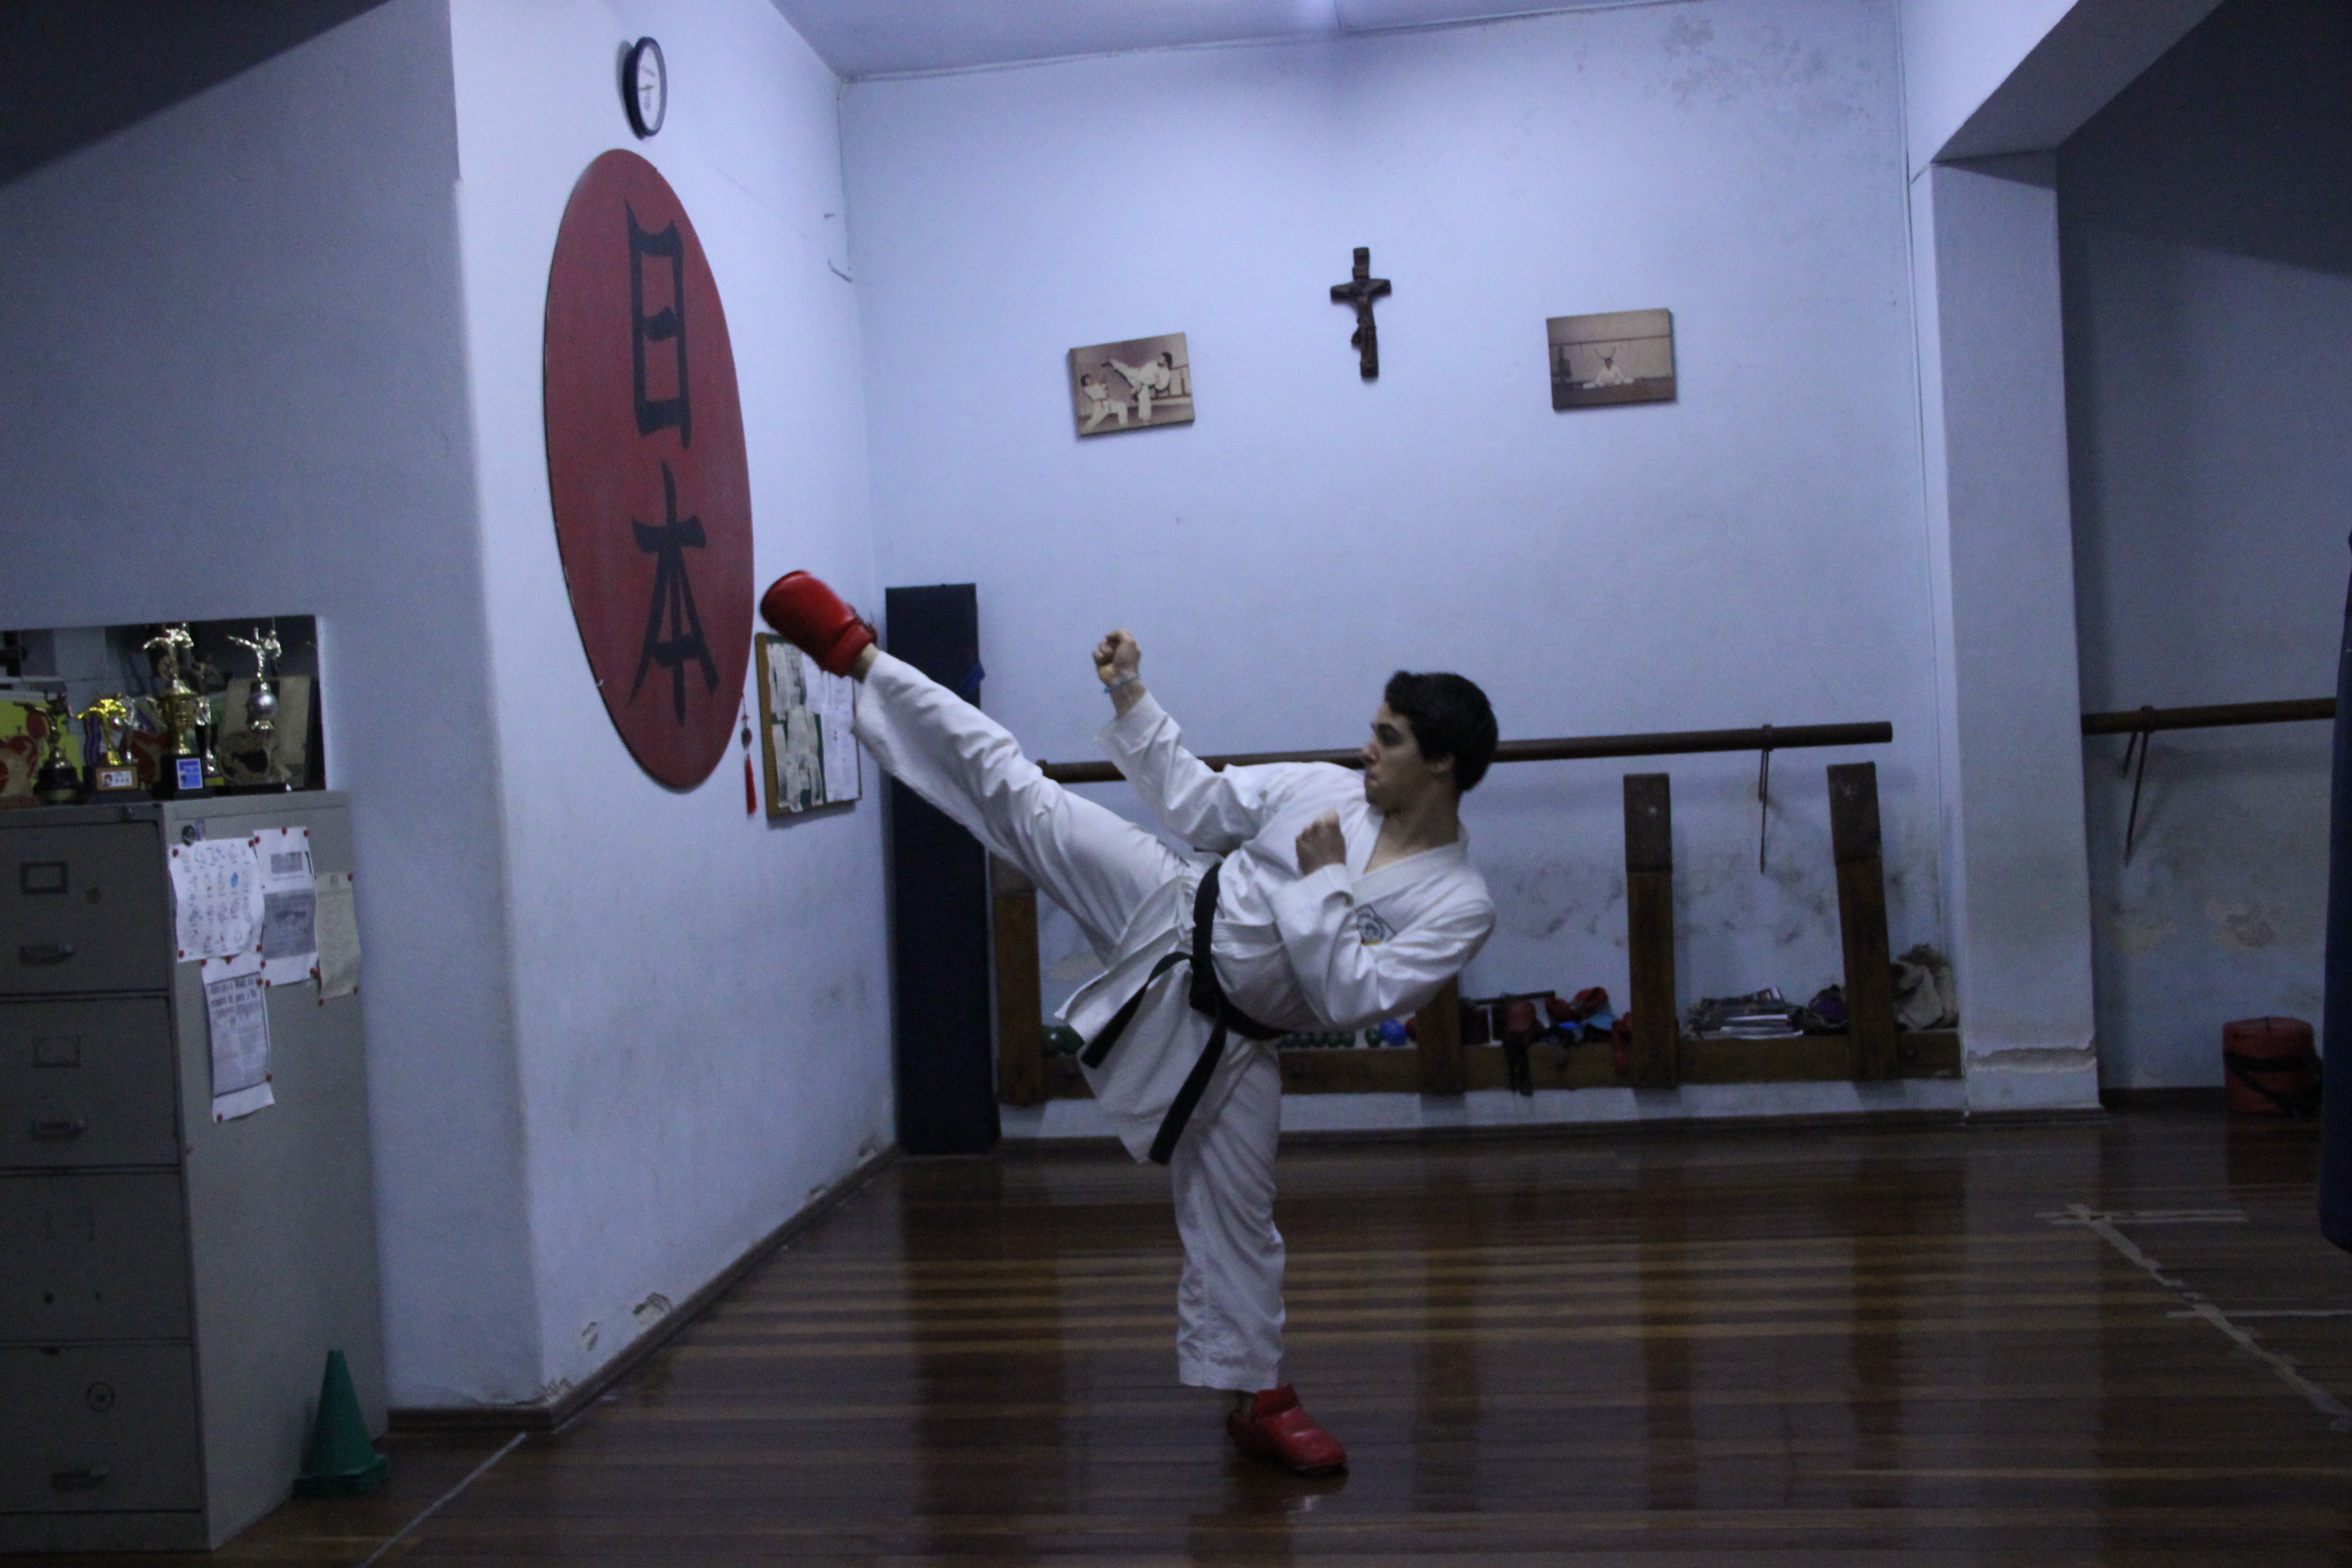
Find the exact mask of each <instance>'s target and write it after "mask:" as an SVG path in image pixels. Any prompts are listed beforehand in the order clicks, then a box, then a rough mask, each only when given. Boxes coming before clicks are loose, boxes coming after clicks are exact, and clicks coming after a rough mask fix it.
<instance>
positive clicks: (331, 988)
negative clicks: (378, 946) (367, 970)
mask: <svg viewBox="0 0 2352 1568" xmlns="http://www.w3.org/2000/svg"><path fill="white" fill-rule="evenodd" d="M318 931H319V967H318V971H317V973H318V976H319V1005H320V1006H322V1007H323V1006H325V1005H327V1004H328V1003H329V1002H331V1001H333V1000H334V999H335V998H336V997H338V996H349V995H352V994H354V993H356V992H357V991H358V990H359V988H360V922H359V915H358V912H357V910H356V909H355V907H354V906H353V904H352V874H351V873H350V872H349V871H321V872H320V873H319V908H318Z"/></svg>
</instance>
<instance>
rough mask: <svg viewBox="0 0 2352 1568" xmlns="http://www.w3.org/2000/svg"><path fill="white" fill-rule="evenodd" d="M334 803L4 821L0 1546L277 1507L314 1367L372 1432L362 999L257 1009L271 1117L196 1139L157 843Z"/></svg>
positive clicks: (35, 1548) (346, 847)
mask: <svg viewBox="0 0 2352 1568" xmlns="http://www.w3.org/2000/svg"><path fill="white" fill-rule="evenodd" d="M196 824H201V825H202V833H203V835H204V837H211V838H226V837H232V836H236V835H242V834H247V833H250V832H252V831H253V830H255V829H256V828H260V827H308V828H309V829H310V851H311V858H312V860H313V863H314V865H315V866H316V868H318V869H319V870H321V871H344V870H349V869H350V868H351V863H352V861H351V820H350V813H349V810H348V807H347V805H346V803H345V798H344V796H342V795H340V794H335V793H327V792H320V793H314V794H299V795H250V796H241V797H228V798H222V799H208V800H190V801H174V802H172V803H170V804H169V805H143V804H138V805H110V806H100V805H89V806H57V807H44V808H37V809H33V810H22V811H12V812H7V813H0V1552H69V1551H121V1550H127V1551H142V1550H174V1549H186V1548H196V1547H212V1546H217V1545H219V1544H220V1543H221V1542H224V1541H226V1540H227V1539H228V1538H229V1537H230V1536H232V1535H235V1534H236V1532H237V1531H240V1530H243V1529H244V1528H245V1527H246V1526H247V1525H248V1524H251V1523H252V1522H253V1521H255V1520H257V1519H258V1518H260V1517H261V1516H262V1515H263V1514H265V1513H267V1512H268V1511H269V1510H271V1509H273V1508H275V1507H276V1506H277V1505H278V1503H279V1502H281V1501H283V1500H285V1498H286V1496H287V1494H288V1493H289V1490H290V1489H291V1488H292V1485H293V1480H294V1477H295V1474H296V1472H297V1471H298V1470H299V1469H300V1468H301V1464H302V1459H303V1455H304V1451H305V1447H306V1444H307V1442H308V1439H309V1436H310V1420H311V1415H312V1413H313V1407H314V1405H316V1403H317V1400H318V1394H319V1374H320V1368H321V1367H322V1366H323V1365H324V1363H325V1362H326V1356H327V1352H328V1351H330V1350H340V1351H341V1352H343V1353H344V1355H345V1357H346V1358H347V1359H348V1360H349V1361H350V1363H351V1369H352V1379H353V1381H354V1383H355V1384H357V1386H358V1389H359V1394H360V1404H361V1406H362V1409H363V1410H364V1411H365V1412H366V1413H367V1415H368V1418H369V1423H370V1426H371V1428H372V1429H373V1430H374V1431H377V1432H381V1431H382V1430H383V1414H384V1396H383V1331H382V1326H381V1316H380V1308H379V1304H378V1300H377V1292H376V1252H375V1217H374V1202H373V1191H372V1173H371V1169H370V1155H369V1142H368V1121H367V1082H366V1077H365V1072H364V1068H363V1063H362V1044H361V1025H360V999H359V998H358V997H357V996H345V997H339V998H336V999H335V1000H333V1001H330V1002H325V1003H321V1002H320V999H319V995H318V990H317V987H316V986H315V985H313V984H300V985H281V986H277V987H273V988H272V989H270V990H269V991H268V1010H269V1036H270V1080H271V1089H272V1090H273V1092H274V1093H275V1096H276V1099H277V1103H276V1104H275V1105H272V1106H269V1107H268V1108H266V1109H264V1110H259V1111H257V1112H255V1113H254V1114H252V1115H250V1116H247V1117H243V1118H240V1119H238V1120H236V1121H221V1122H215V1121H214V1120H213V1118H212V1110H211V1107H212V1068H211V1061H210V1043H209V1040H208V1037H207V1034H206V1029H205V1002H204V991H203V985H202V983H201V981H200V980H199V978H198V966H197V965H196V964H194V963H173V942H172V895H171V885H170V877H169V873H168V871H167V869H166V866H167V855H168V848H167V847H168V846H169V845H171V844H173V843H176V842H179V841H181V838H182V836H183V834H184V833H185V832H186V831H188V830H189V828H190V827H191V826H192V825H196Z"/></svg>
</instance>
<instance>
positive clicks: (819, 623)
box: [761, 572, 1184, 954]
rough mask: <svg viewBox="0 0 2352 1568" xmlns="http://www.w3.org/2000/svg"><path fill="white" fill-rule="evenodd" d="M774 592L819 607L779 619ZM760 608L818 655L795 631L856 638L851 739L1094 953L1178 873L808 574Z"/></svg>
mask: <svg viewBox="0 0 2352 1568" xmlns="http://www.w3.org/2000/svg"><path fill="white" fill-rule="evenodd" d="M788 585H789V586H790V587H791V588H792V593H791V595H790V596H789V598H786V595H785V594H784V591H785V590H786V588H787V587H788ZM820 595H821V597H820ZM780 599H785V603H784V605H782V606H781V607H782V608H785V609H786V610H787V611H788V612H798V611H801V610H803V609H804V608H805V607H806V606H809V605H815V609H814V611H811V612H809V613H808V614H806V615H805V616H802V617H801V618H797V619H795V618H792V616H790V615H788V616H774V615H772V606H777V605H778V601H779V600H780ZM826 601H829V602H830V603H829V604H827V603H826ZM833 606H839V608H838V610H835V609H834V608H833ZM761 613H762V614H770V615H771V616H772V618H771V621H770V624H771V625H773V626H776V629H777V630H778V631H779V632H780V633H782V635H783V636H784V637H786V638H787V639H788V640H792V641H793V642H794V643H795V644H796V645H797V646H800V647H802V648H803V651H804V652H808V653H809V654H810V657H812V658H817V659H818V660H819V662H820V663H822V662H824V656H821V655H818V654H817V653H815V652H814V650H813V649H811V648H810V647H808V645H807V644H806V643H802V642H801V641H800V638H801V637H803V636H805V637H809V638H810V639H811V640H812V641H815V642H817V643H818V644H819V645H820V646H823V647H826V648H828V649H838V648H839V647H842V646H843V645H844V644H845V642H854V643H855V644H856V646H855V647H852V648H851V650H850V651H849V653H848V654H847V655H846V657H845V658H842V659H841V661H840V662H841V668H840V669H839V670H837V671H836V672H835V673H839V674H850V675H855V676H856V677H857V678H858V679H860V680H861V681H862V682H863V683H864V689H863V690H862V691H861V692H860V694H859V700H858V704H857V718H856V724H855V725H854V729H855V731H856V735H857V738H858V740H860V741H861V742H865V745H866V750H867V751H869V752H873V753H874V757H875V760H876V761H877V762H878V763H881V764H882V767H883V769H884V770H885V771H886V772H887V773H889V774H890V776H891V777H893V778H895V779H897V780H898V782H899V783H901V784H905V785H906V786H907V787H908V789H911V790H913V791H914V792H915V793H916V794H917V795H920V796H922V797H923V798H924V799H925V800H927V801H929V802H930V804H931V805H935V806H937V807H938V808H939V809H940V810H941V811H943V812H945V813H946V814H947V815H948V816H950V817H952V818H953V819H954V820H955V821H956V822H957V823H958V824H960V825H961V826H962V827H964V828H965V829H966V830H967V831H968V832H970V833H971V836H972V837H975V838H977V839H979V840H980V841H981V842H982V844H985V845H986V846H988V847H989V848H990V849H991V850H992V851H994V852H995V853H996V854H999V855H1002V856H1003V857H1004V858H1006V859H1007V860H1010V861H1012V862H1013V864H1014V865H1015V866H1018V867H1020V868H1021V869H1022V870H1023V871H1024V872H1025V873H1027V874H1028V875H1029V877H1030V878H1031V879H1034V881H1035V882H1036V884H1037V885H1038V886H1039V887H1040V888H1042V889H1045V893H1046V895H1047V896H1048V897H1049V898H1051V899H1052V900H1054V901H1055V903H1057V904H1060V905H1061V906H1062V907H1063V908H1064V909H1066V910H1068V911H1069V912H1070V915H1071V917H1072V918H1073V919H1075V920H1076V921H1077V922H1078V927H1079V929H1080V930H1081V931H1084V932H1085V933H1086V937H1087V942H1089V943H1091V944H1092V945H1093V946H1094V948H1095V950H1096V951H1097V952H1100V953H1105V954H1108V953H1109V952H1113V951H1114V950H1116V948H1117V947H1118V938H1119V933H1120V932H1121V931H1124V930H1125V929H1126V927H1127V921H1128V918H1129V916H1130V915H1132V914H1133V913H1134V912H1135V910H1136V907H1137V906H1138V905H1139V904H1140V903H1142V901H1143V900H1145V899H1146V898H1148V897H1150V895H1151V894H1152V893H1153V892H1155V891H1156V890H1158V889H1160V887H1162V886H1164V885H1165V884H1166V883H1167V882H1169V881H1170V880H1171V879H1173V878H1176V877H1179V876H1181V875H1182V874H1183V870H1184V863H1183V862H1182V861H1181V860H1180V859H1179V858H1177V857H1176V855H1175V854H1174V852H1173V851H1171V849H1169V847H1167V846H1166V845H1164V844H1162V843H1160V840H1159V839H1157V838H1155V837H1152V836H1151V835H1150V834H1149V833H1147V832H1145V831H1144V830H1143V829H1142V828H1140V827H1138V826H1136V825H1135V824H1133V823H1131V822H1129V821H1128V820H1127V819H1126V818H1124V817H1122V816H1118V815H1116V814H1114V813H1112V812H1110V811H1107V810H1105V809H1104V808H1103V807H1101V806H1099V805H1096V804H1095V803H1094V802H1093V801H1090V800H1086V799H1083V798H1081V797H1079V796H1077V795H1072V794H1071V793H1070V792H1069V791H1067V790H1066V789H1064V788H1063V787H1062V786H1061V785H1060V784H1055V782H1054V781H1053V780H1051V779H1049V778H1047V777H1046V776H1045V774H1044V773H1041V772H1040V771H1039V770H1038V767H1037V764H1036V763H1033V762H1031V761H1030V760H1029V759H1028V758H1027V757H1024V756H1023V755H1022V754H1021V744H1020V742H1018V741H1016V740H1014V739H1013V735H1012V733H1011V732H1010V731H1007V730H1006V729H1005V728H1004V726H1003V725H1002V724H999V723H998V722H997V721H995V720H993V719H991V718H990V717H989V716H988V715H987V714H985V713H982V711H981V710H979V709H977V708H974V707H973V706H972V705H971V703H969V702H966V701H965V700H963V699H961V697H958V696H957V695H956V694H955V693H954V692H952V691H950V690H949V689H947V688H945V687H943V686H941V685H940V684H939V683H938V682H937V681H935V680H933V679H930V678H929V676H926V675H925V674H923V673H922V671H920V670H919V669H917V668H915V667H914V666H912V665H910V664H908V663H907V662H905V661H904V660H903V659H896V658H891V657H890V656H889V655H888V654H886V653H883V652H882V651H881V650H880V648H878V647H874V646H872V636H871V634H870V633H866V632H863V626H862V623H860V622H858V621H857V619H856V613H855V612H853V611H850V610H849V609H848V607H847V606H846V605H841V602H840V600H839V599H838V598H835V596H834V595H833V592H832V590H831V589H829V588H826V587H825V586H824V584H822V583H819V582H817V580H816V579H815V578H813V577H810V576H809V575H808V574H806V573H800V572H796V573H793V574H791V575H790V576H788V577H785V578H783V579H781V580H780V581H779V582H778V583H777V584H775V586H774V587H772V588H771V589H770V590H769V591H768V594H767V595H766V597H765V598H763V599H762V601H761ZM853 627H855V628H857V630H856V631H855V632H853V631H852V629H851V628H853ZM861 633H862V634H863V635H862V636H861V635H859V634H861ZM828 668H830V667H828Z"/></svg>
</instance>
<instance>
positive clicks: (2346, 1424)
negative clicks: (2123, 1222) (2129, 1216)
mask: <svg viewBox="0 0 2352 1568" xmlns="http://www.w3.org/2000/svg"><path fill="white" fill-rule="evenodd" d="M2066 1209H2067V1212H2068V1213H2069V1214H2070V1215H2073V1216H2074V1222H2075V1223H2076V1224H2078V1225H2081V1226H2084V1227H2085V1228H2087V1229H2089V1230H2090V1231H2091V1232H2093V1233H2094V1234H2095V1235H2096V1236H2097V1237H2098V1238H2099V1239H2100V1240H2102V1241H2104V1242H2105V1243H2106V1244H2107V1245H2108V1246H2109V1247H2114V1248H2115V1249H2116V1251H2117V1252H2120V1253H2122V1254H2123V1255H2124V1256H2125V1257H2126V1258H2130V1259H2131V1260H2132V1262H2133V1263H2135V1264H2137V1265H2138V1267H2139V1268H2142V1269H2145V1270H2146V1271H2147V1277H2148V1278H2149V1279H2153V1280H2155V1281H2156V1282H2157V1283H2158V1284H2159V1285H2161V1286H2163V1287H2164V1288H2165V1289H2168V1290H2169V1291H2171V1292H2172V1293H2173V1294H2174V1295H2176V1296H2178V1297H2179V1298H2180V1300H2182V1301H2183V1302H2184V1303H2185V1304H2186V1305H2187V1306H2188V1308H2189V1311H2188V1312H2187V1314H2186V1315H2187V1316H2189V1317H2192V1318H2202V1319H2204V1320H2205V1321H2207V1322H2209V1323H2210V1324H2212V1325H2213V1326H2214V1327H2215V1328H2217V1329H2219V1330H2221V1331H2222V1332H2223V1333H2224V1334H2227V1335H2228V1336H2229V1337H2230V1340H2231V1342H2232V1343H2233V1344H2235V1345H2236V1346H2237V1347H2238V1348H2239V1349H2240V1350H2242V1351H2244V1352H2246V1353H2247V1354H2248V1355H2251V1356H2253V1357H2254V1358H2256V1359H2257V1360H2259V1361H2260V1362H2262V1363H2263V1364H2264V1365H2265V1366H2267V1367H2269V1368H2270V1369H2271V1371H2272V1372H2273V1373H2276V1374H2277V1376H2278V1380H2279V1381H2280V1382H2281V1383H2284V1384H2286V1385H2287V1386H2288V1387H2289V1388H2292V1389H2294V1391H2295V1392H2296V1393H2297V1394H2302V1395H2303V1397H2304V1400H2305V1403H2306V1404H2308V1405H2310V1406H2311V1407H2312V1408H2313V1409H2314V1410H2316V1411H2318V1412H2319V1413H2320V1414H2321V1415H2326V1417H2328V1419H2329V1421H2330V1423H2331V1424H2332V1425H2333V1426H2335V1428H2336V1430H2337V1431H2338V1432H2352V1410H2347V1409H2346V1408H2345V1406H2344V1402H2343V1401H2342V1400H2340V1399H2338V1398H2336V1395H2334V1394H2330V1393H2328V1392H2327V1390H2326V1389H2324V1388H2322V1387H2320V1386H2319V1384H2315V1383H2314V1382H2312V1381H2311V1379H2309V1378H2307V1377H2305V1376H2304V1375H2303V1373H2300V1372H2298V1371H2296V1370H2295V1366H2294V1363H2293V1362H2291V1361H2289V1360H2287V1358H2286V1357H2284V1356H2283V1355H2281V1354H2279V1353H2278V1352H2276V1351H2273V1350H2267V1349H2265V1348H2264V1347H2263V1344H2262V1342H2260V1341H2259V1340H2257V1339H2255V1338H2254V1336H2253V1335H2252V1334H2250V1333H2248V1332H2246V1331H2245V1330H2243V1329H2242V1328H2240V1327H2238V1325H2237V1324H2235V1323H2233V1322H2231V1321H2230V1316H2229V1314H2228V1313H2226V1312H2224V1311H2222V1310H2221V1308H2219V1307H2216V1306H2215V1305H2213V1303H2212V1302H2210V1301H2208V1300H2206V1299H2205V1298H2204V1297H2202V1296H2200V1295H2199V1294H2198V1293H2197V1292H2196V1291H2194V1290H2191V1289H2189V1287H2187V1286H2186V1285H2183V1284H2182V1283H2181V1282H2180V1281H2179V1280H2178V1279H2172V1278H2170V1277H2169V1276H2168V1275H2167V1274H2166V1273H2165V1272H2164V1269H2163V1268H2161V1267H2160V1266H2159V1265H2158V1263H2157V1261H2156V1259H2155V1258H2150V1257H2149V1256H2148V1255H2147V1253H2145V1252H2142V1251H2141V1250H2140V1249H2139V1248H2138V1247H2136V1246H2134V1245H2133V1243H2132V1241H2131V1239H2130V1238H2129V1237H2126V1236H2125V1235H2124V1233H2123V1232H2121V1231H2119V1230H2117V1229H2116V1227H2115V1225H2114V1223H2113V1221H2112V1220H2111V1219H2110V1218H2109V1217H2108V1216H2107V1215H2103V1214H2099V1213H2096V1212H2095V1211H2094V1210H2092V1209H2089V1208H2086V1207H2084V1205H2081V1204H2068V1205H2066Z"/></svg>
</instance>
